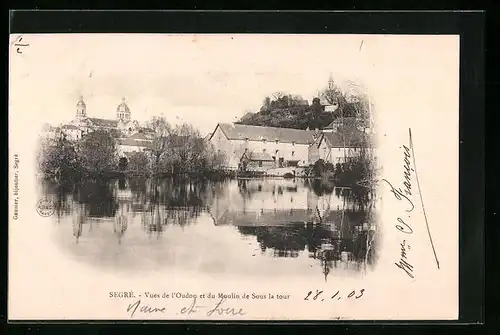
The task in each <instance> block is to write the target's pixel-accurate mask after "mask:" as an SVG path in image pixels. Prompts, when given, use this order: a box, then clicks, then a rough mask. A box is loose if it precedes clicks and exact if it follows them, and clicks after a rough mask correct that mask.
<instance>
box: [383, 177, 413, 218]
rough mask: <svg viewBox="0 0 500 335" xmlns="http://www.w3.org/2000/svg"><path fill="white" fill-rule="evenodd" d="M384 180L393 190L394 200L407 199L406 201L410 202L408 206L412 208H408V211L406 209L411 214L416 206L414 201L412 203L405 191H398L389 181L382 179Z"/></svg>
mask: <svg viewBox="0 0 500 335" xmlns="http://www.w3.org/2000/svg"><path fill="white" fill-rule="evenodd" d="M382 180H383V181H385V182H386V183H387V184H388V185H389V187H390V188H391V192H392V194H394V198H396V199H397V200H403V199H405V200H406V201H408V204H409V206H411V207H410V208H408V209H406V211H407V212H411V211H412V210H413V209H414V208H415V205H414V204H413V201H411V200H410V198H408V196H406V195H405V194H404V193H403V191H402V190H401V188H398V189H396V188H395V187H394V186H392V184H391V183H390V182H389V181H388V180H387V179H382Z"/></svg>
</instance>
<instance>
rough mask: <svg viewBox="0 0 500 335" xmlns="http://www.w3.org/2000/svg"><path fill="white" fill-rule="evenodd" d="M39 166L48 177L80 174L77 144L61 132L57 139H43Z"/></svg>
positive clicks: (65, 177)
mask: <svg viewBox="0 0 500 335" xmlns="http://www.w3.org/2000/svg"><path fill="white" fill-rule="evenodd" d="M38 168H39V171H40V172H41V173H42V175H43V176H45V177H47V178H54V177H55V178H60V179H63V180H68V179H73V178H75V177H77V174H78V157H77V154H76V151H75V146H74V144H73V143H72V142H70V141H69V140H67V139H66V137H65V136H64V135H63V134H62V133H59V134H57V136H56V139H55V140H48V139H47V140H43V141H42V142H41V143H40V148H39V151H38Z"/></svg>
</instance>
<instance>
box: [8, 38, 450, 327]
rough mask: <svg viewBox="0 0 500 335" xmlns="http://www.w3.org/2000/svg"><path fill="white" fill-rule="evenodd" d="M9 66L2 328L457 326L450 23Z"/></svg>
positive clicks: (169, 45)
mask: <svg viewBox="0 0 500 335" xmlns="http://www.w3.org/2000/svg"><path fill="white" fill-rule="evenodd" d="M9 59H10V68H9V76H10V79H9V285H8V316H9V319H10V320H34V319H36V320H74V319H77V320H107V319H108V320H109V319H112V320H181V321H182V320H213V321H221V320H424V319H430V320H437V319H441V320H443V319H444V320H456V319H458V300H459V290H458V278H459V272H458V227H459V222H458V217H459V215H458V214H459V207H458V143H459V141H458V124H459V36H458V35H456V36H454V35H441V36H438V35H435V36H431V35H426V36H424V35H419V36H417V35H327V34H323V35H307V34H302V35H280V34H272V35H265V34H262V35H260V34H234V35H231V34H206V35H205V34H200V35H189V34H39V35H35V34H26V35H11V38H10V54H9Z"/></svg>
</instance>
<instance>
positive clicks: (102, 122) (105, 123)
mask: <svg viewBox="0 0 500 335" xmlns="http://www.w3.org/2000/svg"><path fill="white" fill-rule="evenodd" d="M88 120H89V121H90V122H92V124H93V125H95V126H100V127H117V126H118V120H110V119H99V118H96V117H89V118H88Z"/></svg>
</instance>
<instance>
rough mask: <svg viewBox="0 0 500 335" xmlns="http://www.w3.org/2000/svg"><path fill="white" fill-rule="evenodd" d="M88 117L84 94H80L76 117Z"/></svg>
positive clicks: (79, 118)
mask: <svg viewBox="0 0 500 335" xmlns="http://www.w3.org/2000/svg"><path fill="white" fill-rule="evenodd" d="M86 117H87V105H85V102H84V101H83V96H80V100H79V101H78V103H77V104H76V118H77V119H78V120H81V119H84V118H86Z"/></svg>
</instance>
